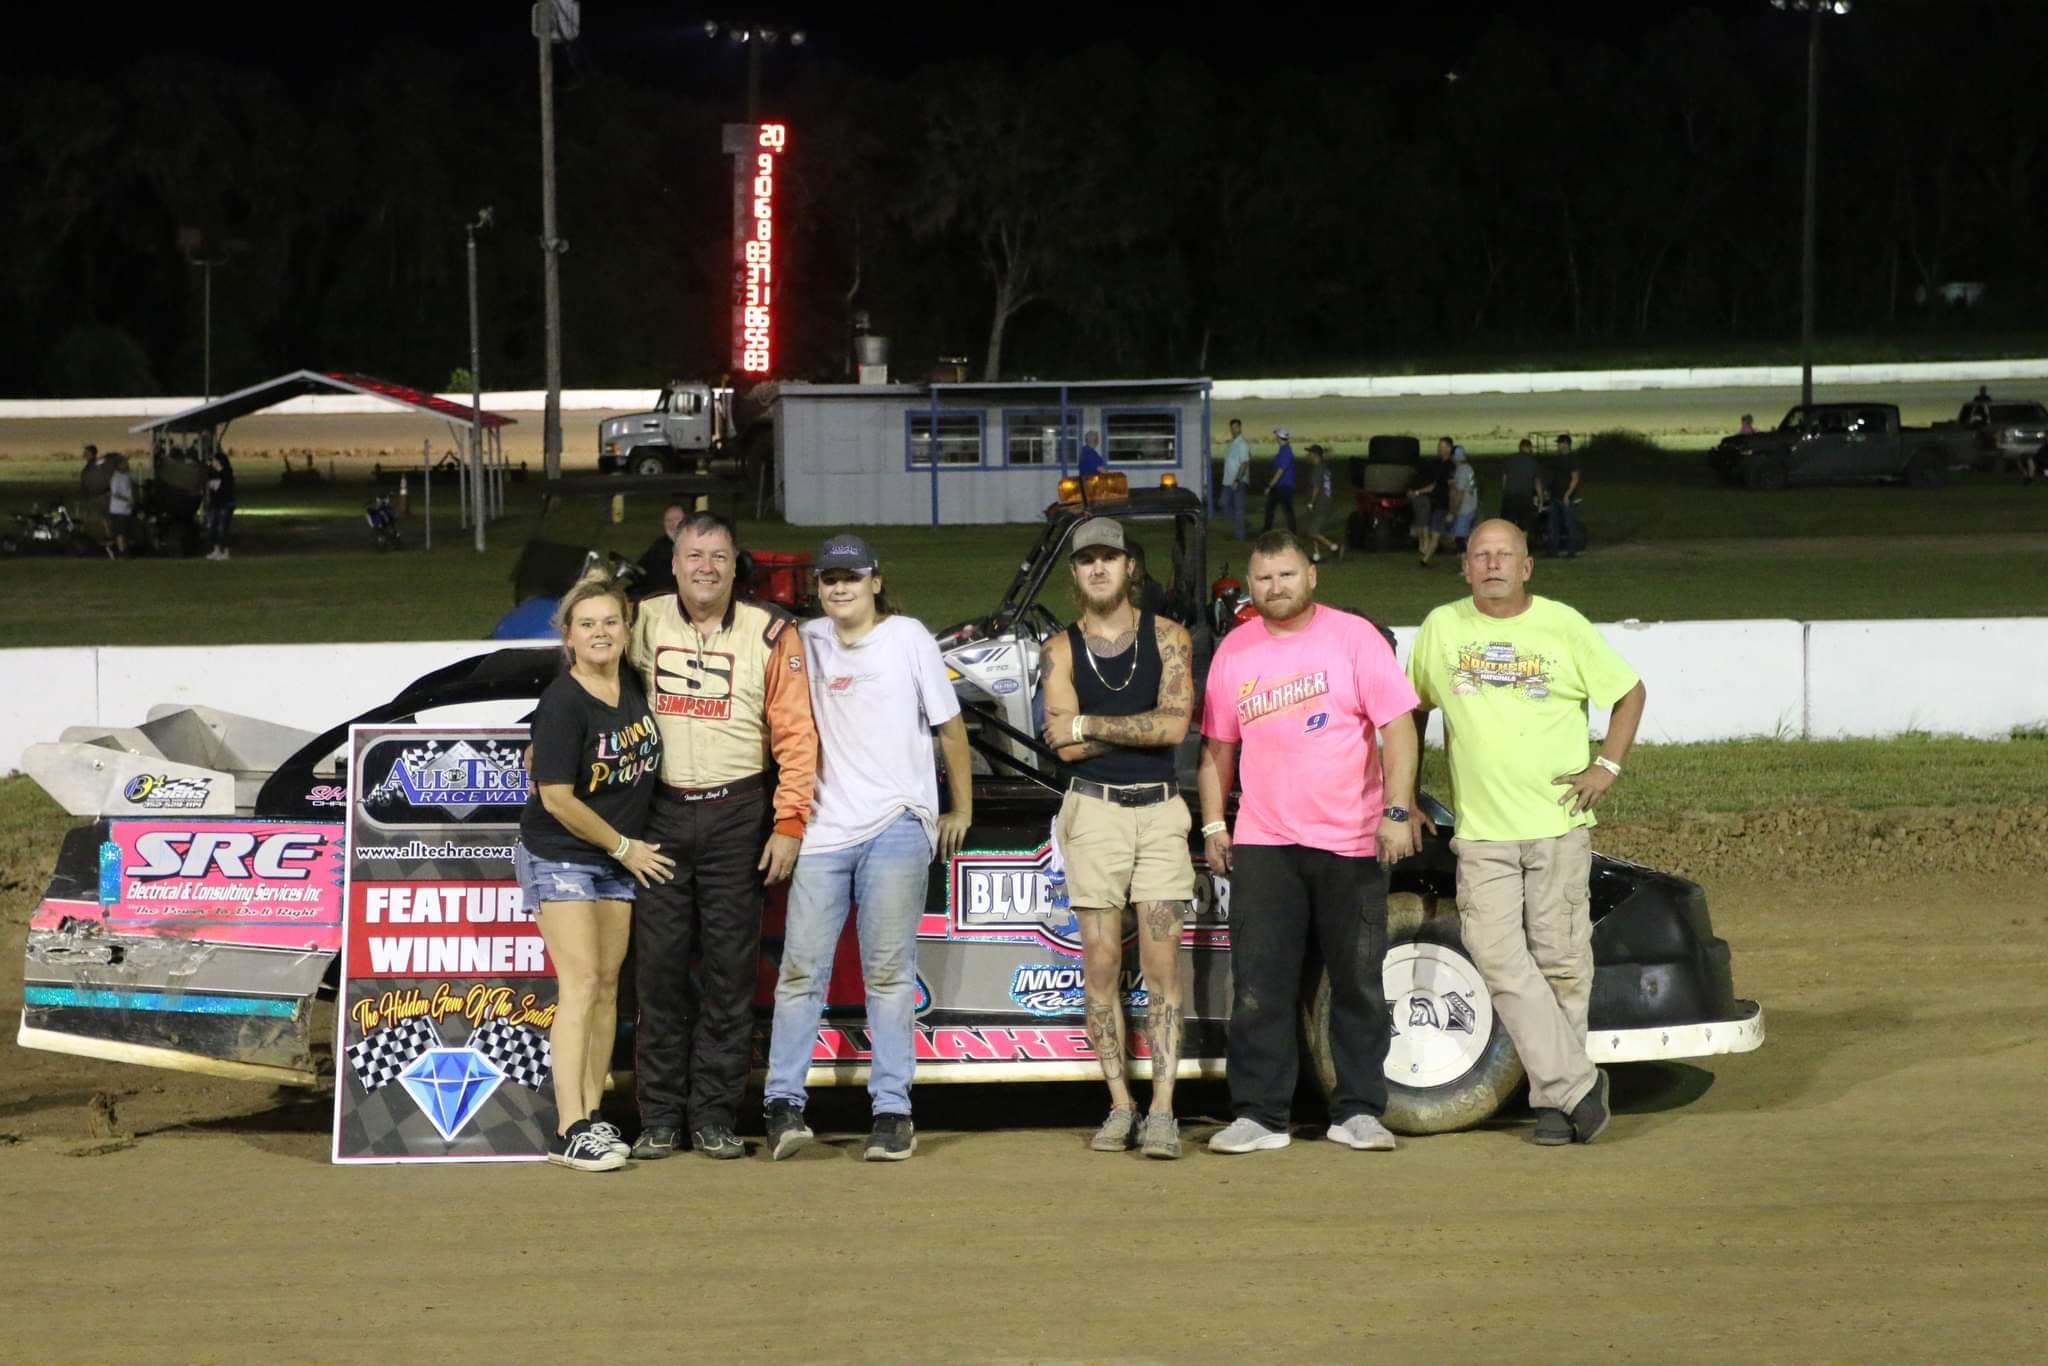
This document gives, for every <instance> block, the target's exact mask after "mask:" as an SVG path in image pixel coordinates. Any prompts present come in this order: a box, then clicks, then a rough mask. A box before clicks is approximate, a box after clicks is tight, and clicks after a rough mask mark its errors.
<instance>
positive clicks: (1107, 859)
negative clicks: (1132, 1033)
mask: <svg viewBox="0 0 2048 1366" xmlns="http://www.w3.org/2000/svg"><path fill="white" fill-rule="evenodd" d="M1070 553H1071V555H1072V557H1073V561H1072V562H1073V572H1074V589H1075V592H1076V594H1077V595H1078V596H1079V598H1080V602H1081V616H1080V619H1079V620H1077V621H1076V622H1075V623H1074V624H1073V625H1072V626H1070V627H1068V628H1067V629H1066V630H1065V631H1064V632H1062V633H1061V634H1059V635H1056V636H1054V637H1053V638H1052V639H1050V640H1048V641H1046V643H1045V651H1044V654H1043V656H1042V657H1041V660H1040V679H1039V685H1040V687H1041V689H1042V690H1043V695H1044V698H1045V742H1046V743H1047V744H1048V745H1050V746H1052V747H1053V749H1054V750H1055V751H1057V752H1058V754H1059V756H1060V758H1061V759H1062V760H1063V761H1065V762H1066V763H1067V764H1068V765H1070V766H1071V767H1072V769H1073V772H1074V773H1075V775H1076V777H1075V779H1074V781H1073V783H1072V784H1071V786H1070V787H1069V788H1068V791H1067V795H1066V799H1065V800H1064V801H1063V802H1061V803H1060V814H1059V818H1058V819H1057V820H1056V821H1055V822H1054V823H1053V831H1054V834H1055V836H1056V838H1057V839H1058V841H1059V847H1060V855H1061V858H1062V859H1063V860H1064V861H1065V863H1066V870H1067V891H1068V897H1069V901H1070V903H1071V904H1072V906H1073V909H1074V912H1075V917H1076V918H1077V919H1078V920H1079V921H1080V922H1081V945H1082V955H1083V966H1084V981H1085V985H1086V991H1087V997H1088V1043H1089V1046H1090V1047H1092V1048H1093V1049H1094V1050H1095V1055H1096V1057H1097V1058H1098V1059H1099V1060H1100V1061H1101V1063H1102V1075H1103V1078H1104V1080H1106V1081H1107V1082H1108V1083H1109V1097H1110V1105H1111V1109H1110V1112H1109V1118H1108V1119H1106V1120H1104V1121H1103V1124H1102V1128H1101V1129H1100V1130H1098V1131H1097V1132H1096V1135H1095V1137H1094V1138H1093V1139H1091V1140H1090V1141H1089V1145H1088V1146H1089V1147H1091V1148H1093V1149H1095V1150H1096V1151H1097V1152H1123V1151H1126V1150H1127V1149H1129V1148H1130V1147H1131V1146H1132V1144H1133V1143H1134V1142H1136V1143H1137V1144H1139V1146H1141V1147H1142V1148H1143V1149H1144V1152H1145V1155H1146V1156H1147V1157H1160V1158H1173V1157H1179V1156H1180V1128H1179V1126H1178V1124H1176V1123H1175V1121H1174V1118H1173V1081H1174V1074H1175V1072H1176V1071H1177V1070H1178V1068H1179V1065H1180V1048H1181V989H1180V950H1181V934H1182V927H1183V925H1184V924H1185V923H1186V917H1187V910H1188V907H1189V903H1190V902H1192V901H1193V899H1194V895H1195V868H1194V862H1193V860H1192V859H1191V858H1190V857H1189V854H1188V827H1189V824H1190V819H1189V815H1188V806H1187V803H1186V802H1185V801H1183V800H1182V799H1181V796H1180V794H1179V792H1178V791H1177V790H1176V789H1175V787H1174V766H1173V751H1174V746H1175V745H1177V744H1179V743H1180V741H1181V739H1182V737H1184V736H1185V735H1186V734H1187V733H1188V718H1189V715H1190V714H1191V713H1192V711H1193V710H1194V698H1195V680H1194V651H1193V648H1192V646H1191V644H1190V642H1189V640H1188V633H1187V631H1186V630H1185V629H1184V628H1182V627H1181V626H1180V625H1179V624H1178V623H1176V622H1172V621H1169V620H1167V619H1166V618H1164V617H1160V616H1157V615H1155V614H1154V613H1152V612H1150V611H1146V610H1141V609H1140V608H1139V607H1138V605H1137V603H1136V601H1135V598H1136V594H1135V593H1134V591H1133V582H1132V576H1131V557H1130V555H1129V554H1128V553H1127V551H1126V549H1125V545H1124V529H1123V527H1122V526H1120V525H1119V524H1118V523H1116V522H1114V521H1111V520H1110V519H1109V518H1107V517H1093V518H1090V519H1089V520H1087V521H1085V522H1083V523H1081V524H1080V525H1079V526H1077V527H1075V528H1074V539H1073V543H1072V548H1071V551H1070ZM1127 905H1128V906H1131V907H1133V908H1134V909H1135V910H1136V914H1137V922H1138V924H1137V938H1138V963H1139V966H1140V967H1141V968H1142V969H1143V970H1144V980H1145V1000H1146V1005H1145V1041H1146V1044H1147V1045H1148V1047H1149V1050H1150V1053H1151V1064H1152V1105H1151V1112H1150V1113H1149V1114H1148V1115H1146V1117H1145V1121H1144V1124H1143V1126H1142V1132H1141V1131H1140V1125H1139V1123H1138V1110H1137V1104H1136V1102H1135V1101H1133V1100H1132V1099H1131V1088H1130V1083H1129V1082H1128V1081H1127V1080H1126V1079H1125V1067H1124V1018H1123V1009H1124V1004H1125V991H1124V986H1123V981H1122V979H1123V959H1124V907H1125V906H1127Z"/></svg>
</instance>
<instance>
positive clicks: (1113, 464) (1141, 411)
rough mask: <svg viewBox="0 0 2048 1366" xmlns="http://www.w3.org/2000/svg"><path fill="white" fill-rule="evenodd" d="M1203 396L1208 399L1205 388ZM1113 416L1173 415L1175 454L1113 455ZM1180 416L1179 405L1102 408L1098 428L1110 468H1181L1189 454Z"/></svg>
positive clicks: (1104, 454) (1103, 455)
mask: <svg viewBox="0 0 2048 1366" xmlns="http://www.w3.org/2000/svg"><path fill="white" fill-rule="evenodd" d="M1203 397H1204V399H1205V400H1206V398H1207V391H1206V390H1205V391H1204V392H1203ZM1113 417H1171V418H1172V419H1173V455H1172V457H1171V458H1169V459H1166V460H1119V459H1117V458H1116V457H1115V456H1113V455H1111V454H1110V453H1109V452H1110V448H1111V447H1112V446H1113V445H1114V444H1115V443H1114V442H1113V441H1112V440H1111V439H1110V435H1109V420H1110V419H1111V418H1113ZM1180 418H1181V410H1180V408H1178V407H1173V408H1147V407H1122V408H1104V409H1103V410H1102V416H1101V426H1100V427H1099V428H1098V430H1099V431H1100V432H1101V433H1102V458H1103V459H1104V460H1105V461H1107V462H1108V465H1109V468H1110V469H1118V468H1130V469H1141V470H1143V469H1153V470H1172V469H1179V468H1180V467H1181V464H1182V463H1183V461H1184V460H1185V459H1186V456H1187V451H1186V449H1185V448H1184V447H1183V446H1182V445H1181V421H1180Z"/></svg>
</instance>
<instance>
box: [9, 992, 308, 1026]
mask: <svg viewBox="0 0 2048 1366" xmlns="http://www.w3.org/2000/svg"><path fill="white" fill-rule="evenodd" d="M21 1001H22V1004H23V1005H30V1006H71V1007H76V1008H80V1009H86V1010H164V1011H172V1012H175V1013H178V1014H183V1015H261V1016H266V1017H268V1018H271V1019H280V1020H288V1019H290V1018H292V1016H294V1015H296V1014H297V1013H298V1010H299V1003H298V1002H297V1001H296V1000H285V999H283V998H281V997H276V996H207V995H202V994H200V993H197V992H190V991H108V990H106V989H104V988H98V987H95V988H80V987H37V986H29V987H23V988H22V991H21Z"/></svg>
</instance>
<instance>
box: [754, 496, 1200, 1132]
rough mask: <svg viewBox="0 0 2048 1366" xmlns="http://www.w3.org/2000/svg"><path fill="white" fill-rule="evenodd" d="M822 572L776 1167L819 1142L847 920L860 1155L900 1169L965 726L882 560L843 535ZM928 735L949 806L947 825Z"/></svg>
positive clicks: (827, 549) (959, 791)
mask: <svg viewBox="0 0 2048 1366" xmlns="http://www.w3.org/2000/svg"><path fill="white" fill-rule="evenodd" d="M814 563H815V565H816V567H817V573H818V601H819V605H820V606H821V607H822V608H823V609H824V612H825V615H824V616H823V617H820V618H817V619H815V620H812V621H807V622H805V623H804V624H803V626H802V627H801V628H800V629H801V632H802V637H803V643H804V649H805V651H806V653H808V654H809V656H810V684H811V711H812V715H813V716H814V717H815V718H816V721H817V726H818V784H817V797H816V801H815V803H814V805H813V807H812V811H811V821H810V824H809V825H807V826H805V827H804V842H803V849H802V852H801V853H800V854H799V855H798V857H797V861H796V872H795V874H794V875H793V876H792V877H791V879H790V883H789V916H788V922H787V925H786V927H785V929H784V931H783V937H782V966H781V969H780V971H779V972H778V974H777V977H776V982H775V1022H774V1026H773V1028H772V1029H771V1030H770V1031H769V1035H768V1081H767V1085H766V1086H765V1087H764V1088H763V1098H764V1100H765V1101H766V1103H767V1127H768V1151H769V1155H770V1156H771V1157H772V1158H774V1159H776V1160H777V1161H780V1160H781V1159H783V1158H785V1157H788V1156H790V1155H791V1154H793V1153H796V1152H798V1151H800V1150H801V1149H802V1148H803V1147H804V1146H805V1145H806V1144H808V1143H809V1142H810V1141H811V1137H812V1135H811V1128H810V1125H808V1124H806V1123H805V1122H804V1107H805V1104H806V1102H807V1101H808V1099H809V1096H808V1093H807V1092H806V1091H805V1089H804V1077H805V1074H806V1073H808V1072H809V1071H810V1066H811V1053H812V1050H813V1049H814V1048H815V1047H816V1044H817V1041H818V1019H819V1017H820V1015H821V1014H822V1013H823V1012H824V1008H825V994H826V992H827V990H828V989H829V988H830V986H831V982H832V960H833V957H834V955H835V954H836V953H837V951H838V948H839V937H840V933H841V931H842V930H843V929H844V928H845V926H846V917H847V915H848V914H849V913H852V914H854V915H855V917H856V918H855V927H856V929H857V931H858V934H859V938H860V957H861V969H862V981H863V985H864V986H865V987H866V992H867V995H866V1000H867V1031H868V1038H869V1042H870V1048H871V1049H872V1051H873V1065H872V1066H871V1068H870V1069H869V1072H868V1098H869V1103H870V1106H871V1107H872V1112H873V1128H872V1130H871V1132H870V1133H869V1135H868V1141H867V1146H866V1149H865V1151H864V1153H863V1156H864V1157H865V1158H866V1159H867V1160H868V1161H870V1162H900V1161H902V1160H904V1159H905V1158H908V1157H909V1156H910V1155H911V1154H912V1153H914V1152H916V1151H917V1130H916V1127H915V1125H914V1124H913V1123H912V1121H911V1110H910V1086H911V1078H912V1075H913V1074H914V1072H915V1070H916V1067H917V1050H916V1047H915V1044H916V1030H915V1028H914V1026H913V1021H914V1018H915V1016H916V1012H917V925H918V919H919V917H920V916H922V915H923V914H924V896H925V884H926V879H927V878H928V877H929V875H930V873H931V867H932V858H933V855H935V854H936V855H937V856H938V857H939V858H941V859H945V860H950V859H951V858H952V856H953V855H954V854H957V853H959V852H960V843H961V841H962V840H964V839H965V838H966V836H967V827H968V826H970V825H972V824H973V823H974V783H973V778H972V774H971V767H972V765H971V760H970V758H969V755H968V750H967V726H966V723H965V722H963V721H962V720H961V719H960V701H959V698H958V697H956V696H955V695H954V692H953V685H952V684H951V683H950V682H948V681H947V679H946V665H945V662H944V661H943V660H941V659H940V658H939V647H938V646H937V645H936V644H935V643H933V640H932V633H931V632H930V631H929V630H927V629H925V626H924V624H923V623H922V622H920V621H918V620H916V619H915V618H914V617H906V616H899V615H897V614H896V613H894V612H892V611H890V610H889V603H888V599H887V597H886V596H885V594H884V593H883V589H882V576H881V563H880V561H879V559H878V558H877V557H876V555H875V553H874V551H873V550H871V549H869V547H868V543H867V542H866V541H864V540H862V539H861V538H860V537H858V536H854V535H839V536H833V537H831V538H829V539H828V540H827V541H826V542H825V543H824V545H823V546H821V547H819V550H818V555H817V559H816V560H815V561H814ZM934 731H936V732H937V734H938V739H939V746H940V748H941V749H942V750H943V752H944V754H945V758H946V786H947V788H948V790H949V791H950V793H951V795H952V799H953V800H952V804H951V808H950V809H949V810H947V811H946V812H945V814H943V815H941V814H940V812H939V784H938V777H937V765H936V763H935V762H934V756H933V753H932V735H933V732H934ZM1183 843H1185V841H1183ZM942 866H950V865H949V864H948V865H942ZM856 908H857V909H856Z"/></svg>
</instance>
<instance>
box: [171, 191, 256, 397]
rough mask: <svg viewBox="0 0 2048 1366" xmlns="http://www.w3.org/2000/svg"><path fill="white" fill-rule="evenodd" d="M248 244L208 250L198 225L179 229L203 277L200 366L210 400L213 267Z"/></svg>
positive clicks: (188, 258) (226, 244) (190, 262)
mask: <svg viewBox="0 0 2048 1366" xmlns="http://www.w3.org/2000/svg"><path fill="white" fill-rule="evenodd" d="M244 245H246V244H245V243H243V242H242V241H240V240H239V239H233V240H230V241H227V242H224V243H222V244H220V245H219V246H217V247H215V248H214V249H213V251H212V252H211V253H208V252H206V251H205V250H204V248H205V246H206V234H205V233H204V232H203V231H201V230H200V229H198V228H180V229H178V247H179V249H180V250H181V251H183V252H184V253H185V263H186V264H187V265H193V266H197V267H199V280H200V286H199V289H200V298H201V304H200V318H201V321H200V325H199V326H200V343H199V346H200V356H201V360H200V366H201V374H202V379H203V382H204V385H205V388H206V401H207V402H209V403H211V402H212V401H213V271H214V267H216V266H224V265H226V264H227V263H228V262H229V261H230V260H232V259H233V258H234V255H235V253H236V252H238V251H240V250H241V249H242V248H243V246H244Z"/></svg>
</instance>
